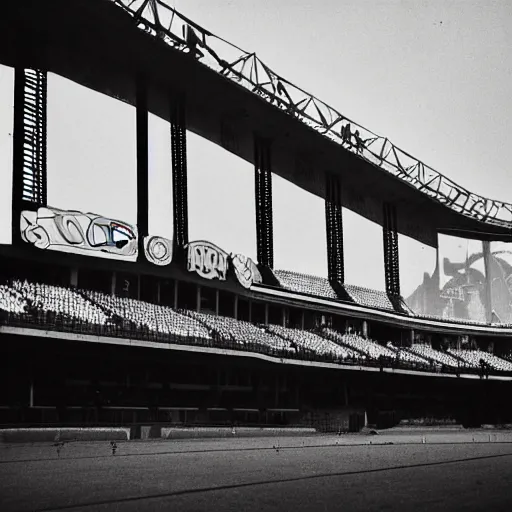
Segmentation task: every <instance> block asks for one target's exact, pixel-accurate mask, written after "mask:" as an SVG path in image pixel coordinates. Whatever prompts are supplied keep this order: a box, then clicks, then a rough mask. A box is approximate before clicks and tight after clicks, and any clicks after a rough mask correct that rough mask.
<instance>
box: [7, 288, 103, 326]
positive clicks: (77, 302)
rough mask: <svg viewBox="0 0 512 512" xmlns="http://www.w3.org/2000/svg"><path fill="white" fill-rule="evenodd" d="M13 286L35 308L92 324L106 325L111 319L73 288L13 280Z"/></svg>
mask: <svg viewBox="0 0 512 512" xmlns="http://www.w3.org/2000/svg"><path fill="white" fill-rule="evenodd" d="M11 288H12V289H13V290H14V291H15V292H18V293H19V294H20V295H21V296H23V298H24V299H25V300H26V301H27V302H28V303H29V304H30V305H31V306H32V307H33V308H35V309H37V310H38V311H41V312H43V313H47V312H51V313H54V314H56V315H63V317H64V318H66V319H75V320H79V321H82V322H87V323H90V324H97V325H105V324H107V323H108V322H109V321H110V319H109V317H108V316H107V315H106V314H105V313H104V312H103V311H102V310H101V309H100V308H99V307H98V306H96V305H94V304H93V303H92V302H90V301H89V300H87V299H86V298H84V297H82V296H81V295H80V294H79V293H78V292H76V291H75V290H72V289H71V288H64V287H61V286H52V285H48V284H39V283H29V282H28V281H13V283H12V285H11Z"/></svg>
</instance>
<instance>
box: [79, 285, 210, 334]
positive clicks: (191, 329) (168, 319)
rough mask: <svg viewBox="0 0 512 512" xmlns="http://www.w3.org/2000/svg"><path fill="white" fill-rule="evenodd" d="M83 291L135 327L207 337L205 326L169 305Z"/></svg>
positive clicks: (165, 332)
mask: <svg viewBox="0 0 512 512" xmlns="http://www.w3.org/2000/svg"><path fill="white" fill-rule="evenodd" d="M84 294H85V295H86V296H87V297H88V298H89V299H90V300H91V301H92V302H94V303H95V304H98V305H99V306H101V307H102V308H103V309H105V310H107V311H108V312H109V313H110V314H112V315H116V316H117V317H119V318H121V319H123V320H124V321H127V322H131V323H132V324H133V325H134V326H135V327H136V328H147V329H149V330H150V331H153V332H159V333H163V334H174V335H177V336H183V337H187V336H188V337H195V338H205V339H208V338H210V334H209V332H208V329H206V328H205V327H204V326H202V325H201V324H200V323H199V322H196V321H194V320H193V319H191V318H189V317H188V316H186V315H181V314H179V313H178V312H176V311H174V310H173V309H172V308H169V307H165V306H160V305H156V304H150V303H148V302H143V301H140V300H135V299H128V298H123V297H116V296H113V295H106V294H104V293H100V292H95V291H84Z"/></svg>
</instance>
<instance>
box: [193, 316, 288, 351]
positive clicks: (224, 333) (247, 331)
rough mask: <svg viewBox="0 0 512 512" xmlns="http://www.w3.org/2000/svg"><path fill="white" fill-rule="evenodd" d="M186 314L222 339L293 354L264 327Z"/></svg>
mask: <svg viewBox="0 0 512 512" xmlns="http://www.w3.org/2000/svg"><path fill="white" fill-rule="evenodd" d="M187 314H188V315H190V316H191V317H192V318H194V319H197V320H199V321H201V322H203V323H204V324H206V325H207V326H208V327H209V328H210V329H212V330H213V331H215V332H216V333H217V334H218V335H219V336H220V337H221V338H223V339H226V340H231V341H233V342H235V343H240V344H249V343H258V344H261V345H265V346H267V347H270V348H272V349H275V350H284V351H287V352H293V348H292V346H291V345H290V343H289V341H287V340H284V339H282V338H280V337H279V336H275V335H273V334H272V333H271V332H267V330H266V329H265V328H264V327H259V326H257V325H254V324H251V323H250V322H244V321H243V320H235V319H234V318H230V317H225V316H217V315H212V314H209V313H198V312H196V311H188V312H187Z"/></svg>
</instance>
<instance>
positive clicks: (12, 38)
mask: <svg viewBox="0 0 512 512" xmlns="http://www.w3.org/2000/svg"><path fill="white" fill-rule="evenodd" d="M50 4H52V6H53V7H54V9H53V8H52V9H50V8H49V5H50ZM56 12H58V13H59V15H58V17H56V16H55V13H56ZM76 12H80V13H81V23H80V25H79V26H78V27H77V26H76V25H73V24H72V23H70V21H72V19H73V17H74V16H76ZM6 13H7V14H6V16H4V17H3V18H2V20H1V21H0V29H1V30H0V33H1V36H0V38H1V44H0V48H1V50H0V62H2V64H4V65H7V66H11V67H13V68H14V75H15V84H14V136H13V166H12V171H11V170H8V171H10V172H12V176H13V187H12V244H10V245H4V246H1V247H0V278H1V283H0V322H1V324H0V335H1V337H2V341H3V343H2V344H1V350H2V351H3V354H2V364H3V368H2V372H1V375H2V377H1V378H2V380H3V386H2V388H1V389H2V393H3V396H2V399H1V401H0V407H1V408H0V416H1V418H2V419H0V423H2V424H9V425H14V424H18V425H36V424H37V425H41V424H68V425H71V424H73V425H97V424H102V425H104V424H109V425H125V424H139V425H140V424H143V423H150V424H153V423H170V424H180V425H183V424H196V425H197V424H233V423H239V424H253V425H275V424H286V425H291V424H293V425H308V426H311V425H312V426H315V427H317V428H320V429H323V430H358V429H360V428H361V426H363V425H364V424H365V423H367V422H369V423H372V424H377V425H379V426H389V425H393V424H395V423H396V422H397V421H399V420H400V419H411V418H422V419H425V418H436V419H437V420H445V421H457V422H463V423H464V424H467V425H470V424H481V423H482V422H489V423H491V422H494V423H500V422H501V423H503V422H508V421H510V420H511V416H512V411H511V408H510V406H509V404H508V400H507V397H508V393H507V392H508V390H509V389H510V387H511V382H512V357H511V354H512V346H511V345H510V338H511V335H512V327H511V326H510V325H509V324H508V322H509V318H510V316H511V311H512V309H511V301H510V298H509V297H510V291H509V284H510V283H509V280H508V277H507V276H510V268H508V267H507V266H506V262H505V261H504V260H503V259H502V258H500V255H499V254H497V253H495V254H493V253H492V251H491V250H490V241H493V240H502V241H508V240H509V238H510V235H511V227H512V206H511V205H508V204H505V203H501V202H498V201H492V200H489V199H485V198H482V197H480V196H478V195H476V194H474V193H471V192H469V191H467V190H465V189H463V188H462V187H460V186H458V185H457V184H455V183H453V182H451V181H450V180H448V179H447V178H445V177H444V176H442V175H441V174H439V173H437V172H436V171H435V170H433V169H431V168H429V167H428V166H426V165H425V164H423V163H422V162H420V161H417V160H415V159H414V158H413V157H412V156H410V155H408V154H407V153H406V152H404V151H402V150H400V149H399V148H397V147H396V146H394V145H393V144H391V143H390V142H389V141H388V139H385V138H382V137H378V136H377V135H375V134H373V133H372V132H370V131H369V130H366V129H365V128H363V127H361V126H359V125H357V123H355V122H353V121H351V120H349V119H347V118H345V117H344V116H342V115H341V114H339V113H338V112H337V111H335V110H334V109H332V108H331V107H328V106H327V105H325V104H324V103H322V102H320V101H319V100H318V99H316V98H314V97H313V96H311V95H308V94H307V93H305V92H304V91H302V90H301V89H299V88H297V87H295V86H293V84H291V83H289V82H288V81H286V80H285V79H283V78H282V77H279V76H278V75H277V74H276V73H274V72H273V71H271V70H270V69H269V68H268V67H267V66H265V65H264V63H262V62H261V61H259V60H257V59H256V57H255V56H254V54H246V53H244V52H242V51H241V50H239V49H238V48H237V47H234V46H231V45H228V44H227V43H225V41H223V40H221V39H219V38H215V36H213V34H211V33H210V32H209V31H207V30H205V29H203V28H201V27H199V26H197V25H196V24H195V23H193V22H192V21H191V20H188V19H187V18H185V17H184V16H182V15H181V14H180V13H178V12H177V11H175V10H174V9H172V8H170V7H169V6H167V5H166V4H165V3H163V2H160V1H158V0H140V1H137V2H128V1H124V0H95V1H94V2H91V1H88V2H83V1H81V0H75V1H74V2H62V1H60V0H52V1H51V2H45V3H44V6H43V3H42V2H33V1H29V0H20V1H19V2H16V3H13V5H10V6H9V7H8V9H7V10H6ZM169 19H170V21H169ZM166 20H167V21H166ZM92 29H94V31H95V33H96V34H97V35H98V37H97V38H95V40H94V41H91V40H90V39H89V38H88V37H87V34H88V31H90V30H92ZM27 33H30V34H31V35H32V36H33V37H32V38H26V37H20V34H27ZM89 33H90V32H89ZM32 41H38V44H37V45H35V43H33V42H32ZM98 42H101V44H100V43H98ZM220 43H222V44H224V45H225V47H222V44H220ZM219 44H220V46H221V48H218V46H217V45H219ZM233 50H236V51H237V52H238V56H237V57H231V54H230V53H229V52H232V51H233ZM127 55H129V58H128V57H127ZM229 59H231V60H229ZM164 64H165V66H164ZM251 66H252V67H251ZM171 67H172V68H173V73H167V72H165V71H162V69H163V68H165V69H168V68H171ZM249 68H250V71H248V69H249ZM255 69H260V73H261V74H260V75H258V73H256V72H255V71H254V70H255ZM49 72H53V73H57V74H60V75H62V76H65V77H67V78H70V79H71V80H73V81H75V82H77V83H80V84H82V85H86V86H87V87H90V88H92V89H96V90H100V91H102V92H104V93H106V94H109V95H110V96H112V97H113V98H115V99H113V100H112V101H115V100H122V101H125V102H127V103H130V104H132V105H134V107H135V108H136V113H137V115H136V135H137V139H136V140H137V142H136V144H137V222H136V225H131V224H130V223H127V222H125V221H123V220H122V219H113V218H109V217H105V216H103V215H101V213H99V214H97V213H94V214H93V213H90V212H79V211H69V210H63V209H61V208H59V205H49V204H48V202H47V180H46V174H47V164H46V124H47V111H46V98H47V74H48V73H49ZM206 93H207V94H206ZM149 112H153V113H155V114H156V115H158V116H159V117H161V118H163V119H165V120H166V121H168V122H169V125H170V138H171V145H172V159H171V158H170V162H169V168H170V169H172V176H173V189H172V194H173V219H172V221H173V228H174V229H173V233H174V234H173V238H172V240H171V239H167V238H165V237H162V236H159V235H158V233H150V232H149V222H148V203H149V197H148V196H149V192H148V113H149ZM188 130H192V131H194V132H196V133H199V134H200V135H202V136H203V137H205V138H208V139H209V140H212V141H213V142H215V143H217V144H220V145H221V146H222V147H224V148H225V149H226V150H227V151H231V152H232V153H235V154H237V155H239V156H240V157H242V158H244V159H245V160H247V161H250V162H251V163H253V164H254V176H255V205H256V233H257V261H253V260H252V259H251V258H249V257H247V256H246V255H243V254H239V253H238V252H236V248H221V247H218V246H216V245H215V244H213V243H211V242H209V241H207V240H189V236H188V198H187V137H186V135H187V131H188ZM4 171H5V170H4ZM4 171H3V172H4ZM354 171H356V172H354ZM273 174H278V175H280V176H283V177H285V178H286V179H288V180H290V181H292V182H293V183H296V184H297V185H299V186H301V187H303V188H304V189H305V190H307V191H309V192H311V193H313V194H316V195H318V196H320V197H322V198H323V199H324V200H325V219H326V232H327V255H328V258H327V262H326V263H327V268H328V278H319V277H315V276H309V275H303V274H298V273H296V272H291V271H287V270H278V269H275V268H274V262H273V222H272V175H273ZM383 198H385V200H384V199H383ZM343 208H348V209H350V210H353V211H355V212H357V213H359V214H361V215H363V216H364V217H366V218H368V219H370V220H372V221H375V222H377V223H379V224H380V225H381V226H382V235H383V246H384V262H383V263H384V268H385V281H386V291H385V292H379V291H376V290H370V289H366V288H362V287H358V286H354V285H349V284H347V283H345V270H344V257H343V215H342V213H343ZM425 211H428V215H425ZM398 233H403V234H406V235H408V236H410V237H412V238H414V239H416V240H419V241H421V242H423V243H426V244H428V245H430V246H432V247H435V248H437V247H438V242H437V238H438V234H439V233H449V234H457V235H461V236H466V237H470V238H474V239H480V240H482V241H483V244H482V248H483V249H482V253H481V254H477V255H470V256H469V255H468V258H467V261H466V262H465V263H463V264H457V263H451V262H449V261H446V260H445V261H443V262H442V263H443V265H442V269H443V272H445V273H448V274H450V272H451V274H450V275H451V280H450V281H449V282H448V283H447V284H446V285H445V286H444V287H441V286H440V284H439V274H440V272H441V265H440V264H439V265H438V268H437V269H436V271H435V272H434V273H433V275H432V276H428V275H427V276H425V280H424V283H423V284H422V285H421V286H420V287H419V288H418V289H417V290H416V291H415V292H414V294H413V295H412V296H411V297H410V298H409V299H408V300H404V299H403V298H402V295H401V290H400V273H399V252H398ZM477 259H483V261H484V266H485V269H486V272H485V275H482V274H481V273H480V274H478V273H476V271H474V269H473V270H472V268H471V264H472V261H473V260H475V261H476V260H477ZM438 260H439V258H438ZM506 272H508V274H506ZM500 279H501V281H500ZM496 281H499V284H501V285H502V286H501V288H499V289H498V288H497V287H496V286H497V285H496V284H494V285H492V283H495V282H496ZM493 286H494V288H493Z"/></svg>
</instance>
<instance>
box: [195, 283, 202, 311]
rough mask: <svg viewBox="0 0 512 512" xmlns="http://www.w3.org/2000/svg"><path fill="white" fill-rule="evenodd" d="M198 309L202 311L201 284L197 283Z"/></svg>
mask: <svg viewBox="0 0 512 512" xmlns="http://www.w3.org/2000/svg"><path fill="white" fill-rule="evenodd" d="M196 311H197V312H198V313H200V312H201V286H200V285H197V288H196Z"/></svg>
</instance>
